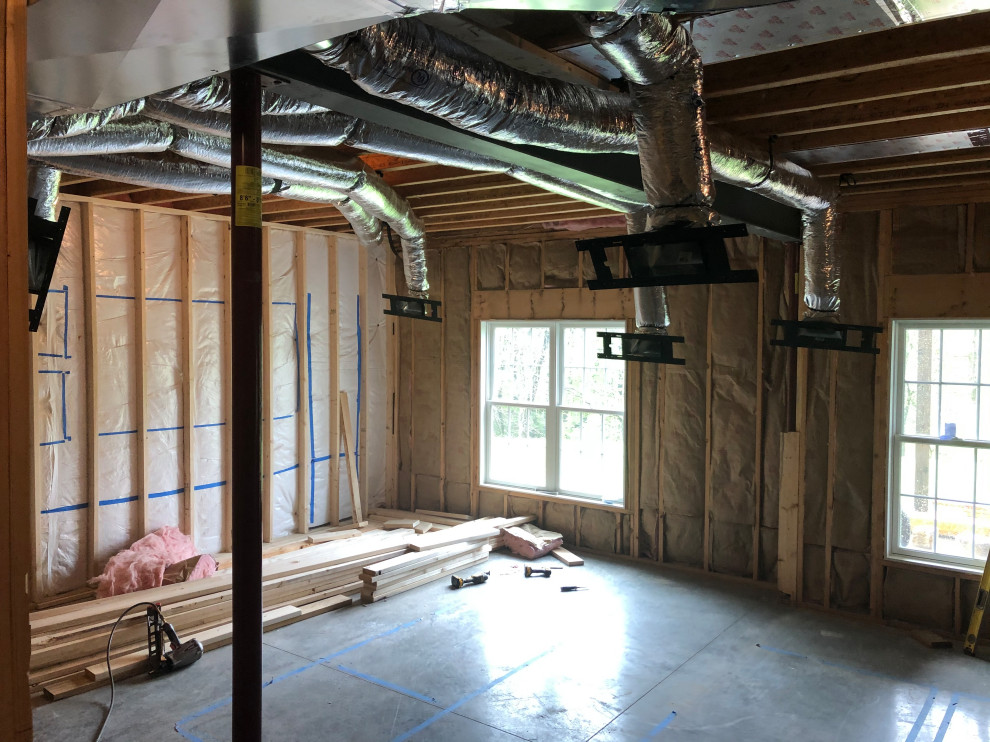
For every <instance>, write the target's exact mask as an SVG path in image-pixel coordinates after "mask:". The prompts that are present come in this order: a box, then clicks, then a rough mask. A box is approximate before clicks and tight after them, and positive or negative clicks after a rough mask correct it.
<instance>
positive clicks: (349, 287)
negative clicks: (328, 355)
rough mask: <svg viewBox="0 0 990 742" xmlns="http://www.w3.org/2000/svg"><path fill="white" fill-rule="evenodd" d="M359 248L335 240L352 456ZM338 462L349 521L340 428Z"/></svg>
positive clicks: (356, 446)
mask: <svg viewBox="0 0 990 742" xmlns="http://www.w3.org/2000/svg"><path fill="white" fill-rule="evenodd" d="M360 258H361V247H360V245H359V244H358V242H357V240H356V239H347V238H339V239H338V240H337V327H338V330H337V332H338V336H337V343H338V354H337V372H338V374H339V378H340V391H342V392H346V393H347V404H348V407H349V408H350V413H351V415H350V417H351V430H352V431H353V432H354V440H353V441H351V445H352V446H353V449H352V451H351V454H352V455H354V456H357V454H358V452H359V451H360V450H361V440H360V428H359V421H360V419H361V404H362V402H363V400H362V399H361V394H360V378H361V371H362V370H363V369H362V360H363V359H362V358H361V343H360V335H361V330H360V327H359V326H358V314H359V312H360V311H363V310H364V307H360V308H359V304H358V302H359V301H360V298H359V289H360V285H361V272H360ZM338 451H339V455H340V456H341V460H340V469H339V472H338V473H339V485H340V489H339V490H338V491H339V493H340V517H341V518H350V517H351V514H352V511H353V508H352V507H351V487H350V483H349V481H348V479H347V466H346V463H345V460H344V458H343V456H344V434H343V426H341V435H340V443H339V444H338ZM356 461H357V470H358V481H361V479H362V478H363V476H364V464H365V462H363V461H361V460H360V459H357V460H356Z"/></svg>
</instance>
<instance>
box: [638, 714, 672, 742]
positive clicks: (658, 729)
mask: <svg viewBox="0 0 990 742" xmlns="http://www.w3.org/2000/svg"><path fill="white" fill-rule="evenodd" d="M676 717H677V712H676V711H671V712H670V713H669V714H667V718H666V719H664V720H663V721H661V722H660V723H659V724H657V725H656V726H655V727H653V729H651V730H650V731H648V732H647V733H646V736H645V737H643V739H641V740H640V742H647V741H648V740H651V739H653V738H654V737H656V736H657V735H658V734H660V732H662V731H663V730H664V729H666V728H667V727H669V726H670V722H672V721H673V720H674V719H675V718H676Z"/></svg>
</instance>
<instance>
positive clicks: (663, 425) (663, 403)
mask: <svg viewBox="0 0 990 742" xmlns="http://www.w3.org/2000/svg"><path fill="white" fill-rule="evenodd" d="M658 381H659V385H658V386H657V406H656V410H655V412H654V414H655V417H654V420H653V424H654V425H655V426H656V431H657V442H658V445H657V530H656V539H657V561H658V562H660V563H662V562H663V561H664V556H663V549H664V525H665V521H666V517H667V514H666V511H665V509H664V501H663V445H664V443H665V442H666V439H667V367H666V366H661V367H660V378H659V380H658Z"/></svg>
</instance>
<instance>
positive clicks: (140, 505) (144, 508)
mask: <svg viewBox="0 0 990 742" xmlns="http://www.w3.org/2000/svg"><path fill="white" fill-rule="evenodd" d="M131 216H132V218H133V219H134V255H133V259H134V355H135V356H136V357H135V359H134V390H135V393H136V394H137V400H138V403H137V420H135V426H136V427H137V435H136V436H134V447H135V449H136V451H135V453H136V457H137V471H136V472H135V474H136V475H137V476H135V482H134V488H135V494H136V495H137V503H136V504H137V513H138V525H137V531H138V535H139V537H141V536H144V535H145V534H146V533H148V487H147V481H146V479H147V475H148V457H147V447H148V384H147V380H146V379H145V373H144V371H145V358H144V350H145V347H144V346H145V340H146V337H147V328H148V322H147V312H146V309H147V306H146V302H145V292H146V283H145V269H144V255H145V245H144V213H143V212H141V211H135V212H134V213H133V214H132V215H131ZM184 530H185V529H184ZM188 532H189V531H188V530H186V533H188Z"/></svg>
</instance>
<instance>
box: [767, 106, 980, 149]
mask: <svg viewBox="0 0 990 742" xmlns="http://www.w3.org/2000/svg"><path fill="white" fill-rule="evenodd" d="M988 104H990V101H988ZM988 126H990V107H988V108H984V109H981V110H979V111H968V112H966V113H950V114H946V115H943V116H925V117H923V118H915V119H905V120H903V121H893V122H890V123H885V124H867V125H866V126H849V127H846V128H844V129H830V130H828V131H816V132H810V133H808V134H794V135H789V136H783V137H780V138H779V139H778V140H777V144H776V147H777V151H779V152H796V151H801V150H808V149H818V148H820V147H835V146H840V145H843V144H859V143H864V142H879V141H882V140H884V139H901V138H903V137H920V136H926V135H929V134H944V133H945V132H948V131H967V130H969V129H985V128H987V127H988Z"/></svg>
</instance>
